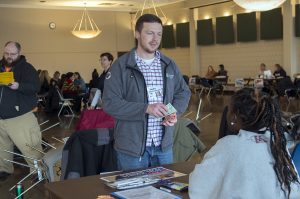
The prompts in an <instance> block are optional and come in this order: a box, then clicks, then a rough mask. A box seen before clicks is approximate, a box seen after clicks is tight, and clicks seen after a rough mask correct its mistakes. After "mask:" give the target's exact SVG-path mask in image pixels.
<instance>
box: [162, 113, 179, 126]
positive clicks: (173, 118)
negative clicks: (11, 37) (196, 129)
mask: <svg viewBox="0 0 300 199" xmlns="http://www.w3.org/2000/svg"><path fill="white" fill-rule="evenodd" d="M176 122H177V115H176V113H172V114H170V115H167V116H166V117H165V119H164V121H163V123H162V124H163V125H164V126H174V124H176Z"/></svg>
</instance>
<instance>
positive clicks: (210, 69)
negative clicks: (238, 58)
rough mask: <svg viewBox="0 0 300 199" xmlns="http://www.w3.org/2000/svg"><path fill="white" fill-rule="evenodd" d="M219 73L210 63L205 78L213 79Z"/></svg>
mask: <svg viewBox="0 0 300 199" xmlns="http://www.w3.org/2000/svg"><path fill="white" fill-rule="evenodd" d="M217 75H218V73H217V72H216V71H215V69H214V67H213V66H212V65H209V66H208V68H207V73H206V75H205V78H207V79H213V78H214V77H215V76H217Z"/></svg>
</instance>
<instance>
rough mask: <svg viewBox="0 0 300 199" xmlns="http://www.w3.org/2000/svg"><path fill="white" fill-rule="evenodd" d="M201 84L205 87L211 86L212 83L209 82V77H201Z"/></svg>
mask: <svg viewBox="0 0 300 199" xmlns="http://www.w3.org/2000/svg"><path fill="white" fill-rule="evenodd" d="M201 84H202V86H204V87H211V86H212V85H211V84H210V83H209V81H208V79H206V78H201Z"/></svg>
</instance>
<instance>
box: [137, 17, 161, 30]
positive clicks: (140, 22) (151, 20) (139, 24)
mask: <svg viewBox="0 0 300 199" xmlns="http://www.w3.org/2000/svg"><path fill="white" fill-rule="evenodd" d="M144 23H160V24H161V25H162V21H161V19H160V18H159V17H158V16H156V15H153V14H144V15H142V16H140V17H139V18H138V20H137V22H136V24H135V31H138V32H141V31H142V29H143V25H144Z"/></svg>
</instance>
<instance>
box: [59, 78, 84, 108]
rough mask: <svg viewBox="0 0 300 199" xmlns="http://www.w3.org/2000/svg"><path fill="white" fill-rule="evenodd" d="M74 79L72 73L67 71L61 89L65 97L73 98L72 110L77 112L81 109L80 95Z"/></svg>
mask: <svg viewBox="0 0 300 199" xmlns="http://www.w3.org/2000/svg"><path fill="white" fill-rule="evenodd" d="M74 79H75V76H74V73H72V72H68V73H67V74H66V79H65V81H64V82H63V86H62V89H61V90H62V93H63V96H64V97H65V98H72V99H74V110H75V111H76V112H77V113H78V112H80V109H81V98H82V96H79V86H75V84H74Z"/></svg>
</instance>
